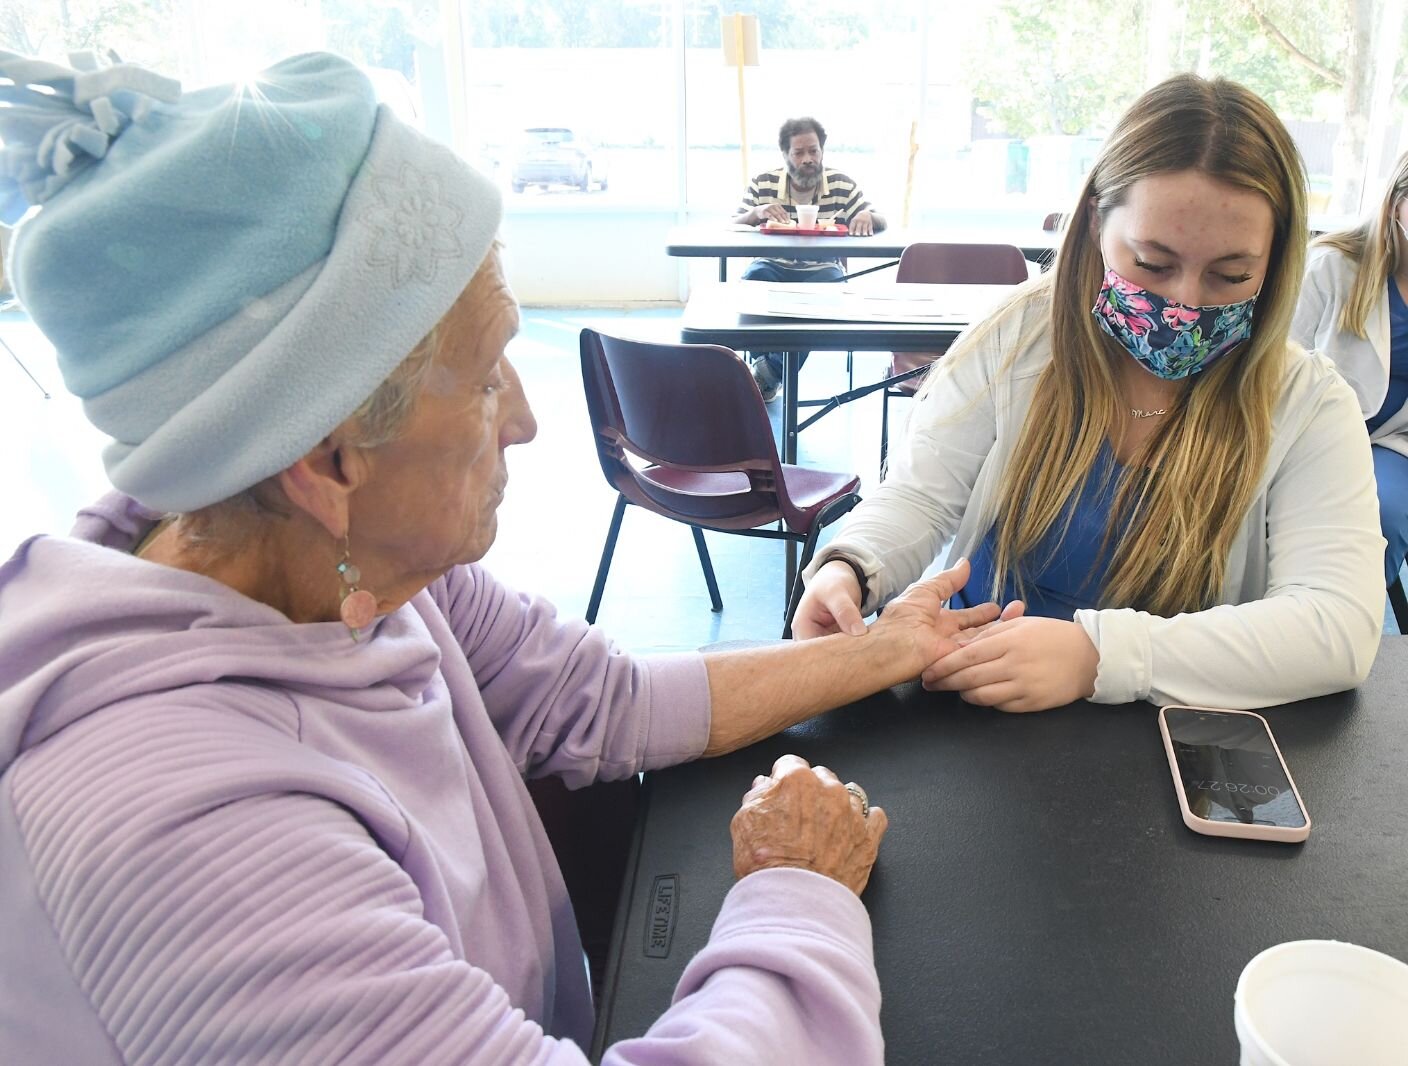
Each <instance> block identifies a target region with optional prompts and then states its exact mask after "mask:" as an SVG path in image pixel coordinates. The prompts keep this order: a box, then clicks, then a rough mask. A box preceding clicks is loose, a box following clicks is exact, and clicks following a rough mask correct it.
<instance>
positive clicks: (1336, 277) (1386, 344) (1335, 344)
mask: <svg viewBox="0 0 1408 1066" xmlns="http://www.w3.org/2000/svg"><path fill="white" fill-rule="evenodd" d="M1358 272H1359V264H1358V263H1356V262H1355V261H1354V260H1353V259H1351V258H1350V257H1349V256H1347V255H1345V254H1344V253H1343V252H1341V251H1340V250H1339V249H1338V248H1330V247H1326V246H1321V247H1317V248H1312V249H1311V250H1310V255H1309V257H1308V259H1307V262H1306V267H1305V282H1304V284H1302V285H1301V289H1300V300H1299V302H1298V303H1297V304H1296V315H1295V318H1294V319H1293V320H1292V322H1291V340H1293V341H1295V342H1296V343H1297V344H1300V345H1303V346H1304V347H1305V348H1307V349H1309V350H1310V351H1315V352H1320V353H1321V354H1323V355H1326V356H1328V357H1329V358H1330V359H1332V360H1334V363H1335V366H1336V368H1338V370H1339V372H1340V374H1341V375H1342V376H1343V377H1344V379H1345V381H1347V382H1348V383H1349V387H1350V388H1351V389H1353V390H1354V395H1355V397H1356V398H1357V399H1358V401H1359V413H1360V414H1361V415H1362V416H1363V417H1364V418H1366V419H1368V418H1373V417H1374V415H1376V414H1378V413H1379V408H1380V407H1382V406H1383V405H1384V400H1385V398H1386V397H1387V396H1388V378H1389V362H1390V358H1391V357H1392V355H1393V352H1392V350H1391V345H1390V334H1389V320H1388V291H1387V288H1385V290H1384V291H1383V292H1381V293H1379V298H1378V301H1377V302H1376V303H1375V304H1374V306H1373V307H1372V308H1371V309H1370V311H1369V316H1368V318H1367V319H1366V320H1365V322H1364V332H1365V334H1366V336H1363V337H1360V336H1358V335H1356V334H1354V333H1350V332H1349V331H1347V330H1343V329H1341V328H1340V316H1341V315H1342V314H1343V313H1344V305H1345V301H1346V300H1347V299H1348V298H1349V290H1350V288H1351V287H1352V286H1353V285H1354V276H1355V275H1356V274H1357V273H1358ZM1369 439H1370V440H1371V441H1372V442H1373V443H1374V444H1381V445H1383V446H1384V447H1385V448H1391V449H1392V450H1393V451H1396V452H1398V453H1399V454H1400V455H1408V405H1405V406H1404V407H1401V408H1399V409H1398V410H1397V411H1395V412H1394V413H1393V414H1392V415H1390V416H1389V417H1388V418H1387V419H1386V420H1385V421H1384V423H1383V424H1382V425H1381V426H1379V427H1378V428H1377V429H1375V430H1374V431H1373V433H1371V434H1370V435H1369Z"/></svg>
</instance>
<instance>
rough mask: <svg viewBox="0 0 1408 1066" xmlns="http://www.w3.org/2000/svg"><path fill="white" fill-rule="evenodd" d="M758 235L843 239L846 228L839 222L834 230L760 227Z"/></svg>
mask: <svg viewBox="0 0 1408 1066" xmlns="http://www.w3.org/2000/svg"><path fill="white" fill-rule="evenodd" d="M758 231H759V232H760V233H771V234H772V235H773V236H774V237H778V236H781V235H782V234H784V233H785V234H789V235H791V236H793V237H844V236H845V235H846V233H847V230H846V227H845V226H844V225H843V224H841V223H840V222H838V223H836V226H835V228H834V229H821V228H820V227H817V228H815V229H802V228H801V227H799V226H771V225H766V224H764V225H762V226H759V227H758Z"/></svg>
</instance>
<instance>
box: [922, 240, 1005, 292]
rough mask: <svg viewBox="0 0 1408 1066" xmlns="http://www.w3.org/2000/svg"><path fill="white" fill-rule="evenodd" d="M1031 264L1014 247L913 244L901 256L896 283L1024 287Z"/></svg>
mask: <svg viewBox="0 0 1408 1066" xmlns="http://www.w3.org/2000/svg"><path fill="white" fill-rule="evenodd" d="M1027 276H1028V270H1027V260H1026V257H1025V256H1023V255H1022V250H1021V249H1020V248H1016V247H1014V246H1012V245H1010V244H911V245H910V246H909V247H908V248H906V249H905V250H904V253H903V254H902V255H901V256H900V265H899V269H898V270H897V271H896V272H895V280H896V281H923V282H928V283H929V284H932V285H1020V284H1021V283H1022V282H1024V281H1026V280H1027Z"/></svg>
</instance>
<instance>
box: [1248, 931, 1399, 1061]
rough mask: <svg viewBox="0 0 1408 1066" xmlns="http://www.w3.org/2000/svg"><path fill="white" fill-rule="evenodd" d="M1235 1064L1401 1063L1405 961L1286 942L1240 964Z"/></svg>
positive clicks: (1345, 947) (1327, 944) (1355, 949)
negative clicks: (1238, 1046) (1237, 1056)
mask: <svg viewBox="0 0 1408 1066" xmlns="http://www.w3.org/2000/svg"><path fill="white" fill-rule="evenodd" d="M1233 1004H1234V1006H1233V1018H1234V1020H1235V1022H1236V1026H1237V1039H1238V1040H1239V1041H1240V1042H1241V1045H1242V1058H1241V1066H1344V1064H1346V1063H1353V1064H1354V1066H1403V1063H1404V1062H1405V1060H1406V1059H1408V965H1405V964H1404V963H1402V962H1399V961H1398V960H1397V959H1395V958H1393V957H1391V956H1389V955H1384V954H1383V953H1381V952H1378V951H1372V950H1370V949H1369V948H1362V947H1360V946H1359V945H1357V944H1345V943H1342V942H1341V941H1338V940H1292V941H1291V942H1289V943H1286V944H1277V945H1276V946H1275V947H1270V948H1267V949H1266V950H1265V951H1263V952H1262V953H1261V954H1260V955H1258V956H1256V958H1254V959H1252V961H1251V962H1249V963H1247V965H1246V968H1245V969H1244V970H1243V971H1242V976H1241V978H1240V979H1239V980H1238V981H1237V992H1236V995H1235V997H1234V1000H1233Z"/></svg>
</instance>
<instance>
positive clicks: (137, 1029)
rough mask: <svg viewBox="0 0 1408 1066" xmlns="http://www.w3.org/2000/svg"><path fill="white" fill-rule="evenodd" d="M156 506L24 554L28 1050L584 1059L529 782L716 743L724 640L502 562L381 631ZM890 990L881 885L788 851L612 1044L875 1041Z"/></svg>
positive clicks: (571, 955) (21, 745)
mask: <svg viewBox="0 0 1408 1066" xmlns="http://www.w3.org/2000/svg"><path fill="white" fill-rule="evenodd" d="M157 518H158V516H157V515H155V514H153V513H151V512H148V511H145V510H143V509H142V508H141V507H140V506H138V505H137V504H135V503H134V502H133V501H132V500H130V499H128V498H126V497H123V496H120V495H116V494H114V495H112V496H108V497H106V498H105V499H103V500H102V501H100V502H99V503H98V504H97V505H95V506H94V507H92V508H90V509H88V510H86V511H84V512H82V514H81V515H80V517H79V522H78V525H77V527H76V529H75V531H74V534H73V536H72V537H71V538H58V537H36V538H33V539H31V540H29V541H27V542H25V543H24V544H22V545H20V547H19V548H18V550H17V551H16V553H15V555H14V556H13V557H12V558H11V559H10V560H9V562H7V563H6V564H5V565H4V566H3V567H0V1062H7V1063H9V1062H14V1063H20V1062H24V1063H39V1062H55V1063H58V1062H64V1063H84V1064H86V1066H104V1064H110V1063H191V1062H201V1063H243V1062H249V1063H256V1062H257V1063H268V1062H294V1061H296V1062H343V1061H346V1062H376V1063H399V1062H406V1063H438V1062H446V1063H452V1062H453V1063H466V1062H494V1063H500V1062H505V1063H507V1062H513V1063H517V1062H535V1063H537V1062H552V1063H558V1062H572V1063H580V1062H585V1061H586V1060H585V1057H584V1056H583V1054H582V1051H581V1047H582V1046H584V1045H585V1043H586V1041H587V1040H588V1039H589V1038H590V1035H591V1030H592V1024H593V1023H592V1011H591V998H590V991H589V988H588V985H587V977H586V972H585V967H584V965H583V959H582V953H581V946H580V943H579V941H578V937H577V932H576V928H575V924H574V921H573V917H572V911H571V906H570V903H569V901H568V898H567V893H566V889H565V888H564V886H563V883H562V878H561V875H560V873H559V870H558V867H557V864H556V861H555V860H554V858H553V854H552V850H551V847H550V846H549V844H548V841H547V838H546V835H545V834H544V831H543V828H542V825H541V823H540V822H539V820H538V817H537V813H536V811H535V809H534V807H533V804H532V801H531V800H530V799H529V797H528V794H527V791H526V789H525V787H524V784H523V778H524V776H525V775H546V774H557V775H559V776H561V777H563V778H564V779H565V780H566V782H567V783H568V784H569V785H572V786H580V785H584V784H587V783H589V782H591V781H593V780H597V779H612V778H621V777H624V776H627V775H629V774H632V773H636V772H638V771H641V770H646V769H652V768H656V767H662V766H668V765H671V764H674V763H677V762H681V761H684V760H687V759H691V758H695V757H697V756H698V755H699V754H700V753H701V752H702V751H703V749H704V746H705V743H706V740H707V737H708V730H709V692H708V685H707V678H706V674H705V670H704V665H703V660H702V658H701V657H700V656H698V655H681V656H662V657H654V658H649V659H632V658H631V657H629V656H627V655H624V654H622V653H621V652H620V651H618V650H616V649H614V648H613V647H612V646H611V645H610V643H609V642H608V641H607V640H606V639H605V638H604V637H603V636H602V635H601V634H600V633H599V632H598V631H597V630H595V629H593V628H591V627H588V626H586V625H585V624H584V623H580V622H560V621H558V620H557V619H556V617H555V615H554V612H553V611H552V609H551V608H550V607H549V606H548V605H547V604H546V603H544V602H543V601H541V600H535V599H531V598H528V597H524V596H519V595H516V594H514V593H512V592H510V591H509V590H507V589H505V588H504V587H503V586H501V585H499V584H497V583H496V582H495V581H494V580H493V579H492V578H491V577H490V576H489V575H488V573H487V572H485V571H484V570H482V569H481V568H479V567H477V566H469V567H457V568H455V569H453V570H451V571H450V572H448V573H447V574H446V575H445V576H444V577H442V578H441V579H439V580H438V581H436V582H435V583H433V584H432V585H430V586H429V587H428V588H427V589H425V590H424V591H423V592H421V593H419V594H418V595H417V596H415V597H414V598H413V599H412V600H411V601H410V602H409V603H408V604H406V605H405V606H403V607H401V608H400V609H399V610H397V611H394V612H392V613H390V614H388V615H385V616H382V617H380V618H378V619H377V620H376V622H375V623H373V625H372V626H371V627H369V629H368V630H366V631H364V632H363V634H362V639H361V640H360V641H354V640H353V639H352V638H351V636H350V634H349V632H348V630H347V629H346V627H345V626H343V625H341V623H332V622H329V623H315V624H294V623H292V622H290V621H289V620H288V619H287V618H286V617H285V616H284V615H282V614H281V613H279V612H278V611H276V610H274V609H273V608H271V607H268V606H266V605H264V604H261V603H258V602H256V601H254V600H251V599H248V598H246V597H244V596H242V595H240V594H239V593H237V592H235V591H234V590H233V589H230V588H228V587H227V586H225V585H223V584H220V583H219V582H216V581H213V580H211V579H209V578H206V577H203V576H201V575H198V574H193V573H188V572H185V571H180V570H176V569H172V568H169V567H165V566H161V565H158V564H155V563H151V562H147V561H145V560H142V559H139V558H136V557H135V556H133V555H132V554H130V553H131V551H132V550H133V549H134V548H135V546H136V545H137V544H138V543H140V541H141V539H142V538H143V537H144V536H145V535H146V533H147V532H149V531H150V529H151V528H152V526H153V524H154V522H155V521H156V519H157ZM741 787H742V786H740V788H741ZM720 828H721V829H722V827H720ZM878 1019H879V990H878V986H877V983H876V978H875V971H874V964H873V959H872V956H871V943H870V928H869V923H868V919H867V917H866V914H865V910H864V908H863V907H862V906H861V905H860V903H859V901H858V900H857V899H856V898H855V896H854V895H853V894H852V893H850V892H849V891H848V890H847V889H846V888H844V887H843V886H842V885H840V884H838V883H837V882H835V881H832V880H831V879H829V878H825V877H822V876H820V875H817V874H813V873H810V872H808V871H803V870H766V871H761V872H759V873H756V874H752V875H750V876H749V877H746V878H744V879H743V880H742V881H740V882H739V883H738V884H737V885H736V886H735V887H734V889H733V890H732V892H731V893H730V895H729V896H728V897H727V899H726V900H725V903H724V906H723V908H722V910H721V912H720V915H719V918H718V921H717V923H716V925H715V928H714V933H713V937H712V939H711V941H710V943H709V945H708V946H707V947H706V948H705V949H704V950H703V951H702V952H701V953H700V954H699V955H698V956H697V957H696V958H695V959H694V960H693V961H692V962H691V963H690V965H689V967H688V968H687V970H686V972H685V975H684V977H683V978H682V979H681V983H680V986H679V988H678V989H677V992H676V999H675V1004H674V1005H673V1006H672V1007H671V1009H670V1010H669V1011H668V1012H667V1013H666V1014H665V1015H664V1016H663V1017H662V1018H661V1019H660V1021H659V1022H657V1023H656V1025H655V1026H654V1027H652V1029H651V1030H650V1032H649V1033H648V1034H646V1036H645V1037H643V1038H640V1039H638V1040H633V1041H628V1042H626V1043H623V1044H620V1045H617V1046H616V1047H614V1048H612V1049H609V1050H608V1052H607V1055H606V1058H605V1059H604V1061H605V1062H608V1063H610V1062H620V1063H624V1062H637V1063H676V1062H679V1063H684V1062H699V1063H703V1062H717V1061H729V1060H734V1061H736V1060H738V1058H739V1057H740V1056H743V1057H746V1058H750V1059H751V1058H755V1057H759V1058H761V1059H762V1060H774V1061H808V1062H878V1061H880V1059H881V1056H882V1046H881V1042H880V1036H879V1020H878Z"/></svg>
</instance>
